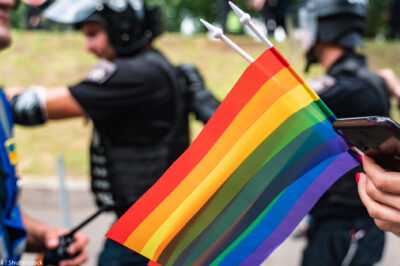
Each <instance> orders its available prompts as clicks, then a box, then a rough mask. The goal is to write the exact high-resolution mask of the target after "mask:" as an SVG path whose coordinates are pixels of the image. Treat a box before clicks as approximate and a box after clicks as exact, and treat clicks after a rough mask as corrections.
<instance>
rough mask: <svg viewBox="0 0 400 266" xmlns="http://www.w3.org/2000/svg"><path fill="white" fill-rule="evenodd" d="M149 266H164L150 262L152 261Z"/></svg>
mask: <svg viewBox="0 0 400 266" xmlns="http://www.w3.org/2000/svg"><path fill="white" fill-rule="evenodd" d="M147 266H162V265H161V264H158V263H157V262H155V261H152V260H150V261H149V262H148V263H147Z"/></svg>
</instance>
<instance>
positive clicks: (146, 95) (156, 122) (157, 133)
mask: <svg viewBox="0 0 400 266" xmlns="http://www.w3.org/2000/svg"><path fill="white" fill-rule="evenodd" d="M149 52H154V50H150V51H148V52H147V53H149ZM143 54H144V53H142V54H140V55H138V56H135V57H130V58H118V59H116V60H115V61H114V62H113V64H114V65H115V68H116V70H115V72H114V73H112V75H111V77H110V78H109V79H108V80H107V81H105V82H104V83H101V82H100V83H99V82H96V81H94V80H85V81H83V82H81V83H79V84H77V85H74V86H72V87H70V91H71V93H72V95H73V96H74V98H75V99H76V100H77V101H78V102H79V104H80V105H81V106H82V108H83V109H84V110H85V112H86V113H87V115H88V116H89V117H90V118H91V119H92V120H93V122H94V124H95V126H96V128H97V129H98V130H99V131H101V132H102V134H105V135H107V137H108V139H109V140H110V142H111V143H112V144H113V145H116V146H125V145H129V146H132V145H134V146H146V145H151V144H152V143H154V142H156V141H157V140H158V139H159V138H160V137H162V136H163V135H165V134H166V133H167V132H168V129H169V127H170V125H171V123H172V119H173V111H174V108H173V106H174V105H173V101H174V99H173V97H172V96H171V94H172V88H171V85H170V84H169V82H168V79H167V77H166V76H165V74H164V73H163V72H162V71H161V70H160V69H159V68H158V67H157V66H155V65H154V64H151V63H148V62H146V61H145V60H144V59H143ZM92 71H96V69H95V70H92ZM99 71H100V70H99Z"/></svg>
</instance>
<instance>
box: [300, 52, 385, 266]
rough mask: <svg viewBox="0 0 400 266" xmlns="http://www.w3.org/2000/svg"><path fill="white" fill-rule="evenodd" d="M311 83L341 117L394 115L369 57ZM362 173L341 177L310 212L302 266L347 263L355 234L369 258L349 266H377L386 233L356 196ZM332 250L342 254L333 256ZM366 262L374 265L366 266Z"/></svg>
mask: <svg viewBox="0 0 400 266" xmlns="http://www.w3.org/2000/svg"><path fill="white" fill-rule="evenodd" d="M309 84H310V86H311V87H312V88H314V89H315V90H316V92H317V93H318V94H319V96H320V98H321V99H322V100H323V101H324V102H325V103H326V104H327V106H328V107H329V108H330V109H331V110H332V111H333V113H334V114H335V115H336V116H337V117H339V118H345V117H357V116H371V115H377V116H388V115H389V107H390V104H389V93H388V89H387V86H386V84H385V83H384V81H383V80H382V79H381V78H380V77H379V76H377V75H376V74H373V73H372V72H370V71H369V70H368V69H367V66H366V60H365V57H364V56H361V55H358V54H355V53H351V52H348V53H345V54H344V55H343V56H342V57H340V58H339V59H338V60H337V61H336V62H335V63H334V64H333V65H332V67H331V68H330V69H329V70H328V72H327V75H325V76H322V77H320V78H317V79H315V80H314V81H311V82H310V83H309ZM362 171H363V170H362V167H358V168H356V169H355V170H352V171H350V172H349V173H347V174H345V175H344V176H343V177H341V178H340V179H339V180H338V181H337V182H336V183H335V184H334V185H333V186H332V187H331V188H330V189H328V191H327V192H326V193H325V194H324V195H323V196H322V197H321V199H320V200H319V201H318V202H317V204H316V205H315V206H314V208H313V209H312V210H311V212H310V214H311V217H312V222H311V228H310V229H311V230H310V231H309V235H308V238H309V242H308V246H307V248H306V249H305V252H304V258H303V262H302V263H303V264H302V265H303V266H309V265H317V264H316V263H317V262H318V264H319V265H341V263H337V261H340V262H341V261H343V259H344V258H345V255H346V252H347V251H348V249H349V243H350V231H351V230H352V229H353V230H361V229H362V230H366V236H365V237H364V238H365V240H363V239H361V240H360V241H362V242H363V243H365V244H362V243H361V242H360V244H359V246H358V249H363V248H364V250H362V251H363V253H368V256H364V258H363V257H362V256H360V254H359V253H357V254H358V255H357V254H356V256H355V257H354V258H353V260H352V263H351V264H350V265H373V264H374V263H375V262H377V261H379V259H380V258H381V255H382V249H383V243H384V233H383V231H381V230H380V229H378V228H377V227H376V225H375V224H374V222H373V219H372V218H371V217H370V216H369V214H368V212H367V210H366V208H365V207H364V205H363V204H362V202H361V199H360V197H359V195H358V191H357V182H356V178H355V174H356V173H357V172H362ZM360 224H361V225H362V224H364V225H362V226H361V225H360ZM344 225H345V226H344ZM360 226H361V227H360ZM363 226H364V227H363ZM327 227H329V230H327V229H326V228H327ZM371 237H372V238H373V239H374V240H373V241H374V242H375V243H376V244H377V245H378V247H379V248H375V247H372V249H371V246H369V244H368V242H370V240H369V239H370V238H371ZM332 249H337V250H338V252H336V253H335V252H333V251H330V250H332ZM318 258H319V259H318ZM365 258H368V259H370V260H369V261H368V260H367V261H368V262H365V261H364V262H365V264H362V263H361V262H363V260H364V259H365Z"/></svg>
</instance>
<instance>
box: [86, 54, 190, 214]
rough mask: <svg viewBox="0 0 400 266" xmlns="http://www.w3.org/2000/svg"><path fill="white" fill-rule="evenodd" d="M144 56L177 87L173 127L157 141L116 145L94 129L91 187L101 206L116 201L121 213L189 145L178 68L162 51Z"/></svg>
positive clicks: (185, 111)
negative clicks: (146, 143)
mask: <svg viewBox="0 0 400 266" xmlns="http://www.w3.org/2000/svg"><path fill="white" fill-rule="evenodd" d="M141 56H143V59H144V60H146V61H147V62H149V63H151V64H154V65H155V66H157V67H158V68H159V69H160V70H161V71H162V72H163V73H164V74H165V75H166V76H167V77H168V80H169V82H170V84H171V87H172V88H173V90H174V95H173V99H174V108H175V110H174V118H173V122H172V125H171V128H170V129H169V131H168V132H167V133H166V135H165V136H164V137H162V138H161V139H160V140H159V141H158V142H156V143H154V144H153V145H151V146H145V147H133V146H126V147H116V146H114V145H113V143H112V142H111V141H110V140H109V138H108V137H107V136H106V134H104V133H102V132H101V129H96V128H94V130H93V136H92V143H91V147H90V166H91V177H92V180H91V187H92V191H93V193H94V194H95V198H96V203H97V205H98V206H103V205H105V204H108V203H110V202H112V201H114V202H115V203H116V204H117V206H118V207H117V209H116V213H117V215H118V216H121V215H122V214H123V213H124V212H125V211H126V210H127V209H128V208H129V207H130V206H131V205H132V204H133V203H134V202H135V201H136V200H137V199H138V198H139V197H140V196H141V195H142V194H143V193H144V192H146V191H147V190H148V189H149V188H150V187H151V186H152V185H153V184H154V183H155V182H156V181H157V179H158V178H159V177H161V175H162V174H163V173H164V172H165V171H166V170H167V168H168V167H169V165H170V164H171V163H172V162H174V161H175V160H176V159H177V157H178V156H179V155H180V154H181V153H182V152H183V151H184V150H185V149H186V148H187V147H188V145H189V130H188V111H187V107H186V106H185V99H184V92H183V91H182V85H181V82H183V81H180V80H179V79H178V75H177V74H176V69H175V68H174V67H173V66H172V65H171V64H170V63H169V62H168V61H167V60H166V59H165V58H164V57H163V56H161V55H160V54H159V53H157V52H147V53H144V54H143V55H141Z"/></svg>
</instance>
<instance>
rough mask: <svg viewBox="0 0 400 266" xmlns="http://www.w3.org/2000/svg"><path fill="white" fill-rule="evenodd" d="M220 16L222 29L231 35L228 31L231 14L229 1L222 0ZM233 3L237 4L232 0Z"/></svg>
mask: <svg viewBox="0 0 400 266" xmlns="http://www.w3.org/2000/svg"><path fill="white" fill-rule="evenodd" d="M219 2H220V16H221V27H222V30H223V31H224V32H227V33H229V31H228V29H227V19H228V14H229V12H231V7H230V6H229V4H228V3H229V0H220V1H219ZM232 2H236V1H234V0H232Z"/></svg>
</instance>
